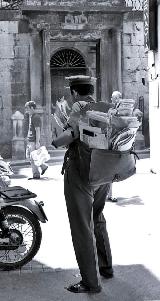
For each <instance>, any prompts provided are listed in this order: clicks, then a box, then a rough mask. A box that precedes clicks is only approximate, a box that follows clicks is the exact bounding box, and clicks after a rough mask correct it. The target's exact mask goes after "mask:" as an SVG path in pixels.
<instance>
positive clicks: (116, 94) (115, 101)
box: [111, 91, 122, 107]
mask: <svg viewBox="0 0 160 301" xmlns="http://www.w3.org/2000/svg"><path fill="white" fill-rule="evenodd" d="M121 99H122V94H121V92H119V91H113V93H112V96H111V102H112V104H113V105H114V106H115V107H116V105H117V104H118V103H119V102H120V101H121Z"/></svg>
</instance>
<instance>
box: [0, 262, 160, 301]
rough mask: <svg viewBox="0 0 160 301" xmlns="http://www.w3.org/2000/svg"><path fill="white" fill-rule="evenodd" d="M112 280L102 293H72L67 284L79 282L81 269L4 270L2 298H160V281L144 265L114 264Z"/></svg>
mask: <svg viewBox="0 0 160 301" xmlns="http://www.w3.org/2000/svg"><path fill="white" fill-rule="evenodd" d="M114 271H115V277H114V278H113V279H109V280H105V279H104V278H103V279H102V287H103V290H102V292H101V293H99V294H76V295H75V294H73V293H70V292H68V291H67V290H66V289H65V288H64V287H66V286H68V285H69V284H71V283H76V282H78V281H79V280H80V279H79V278H78V277H77V274H78V270H61V269H58V270H54V269H51V268H47V267H45V268H44V269H43V270H38V271H37V270H36V269H35V270H30V271H29V270H26V271H23V273H19V274H18V273H17V271H12V272H9V273H7V272H1V274H0V300H5V301H22V300H23V301H52V300H53V301H75V300H77V301H79V300H83V301H90V300H93V301H151V300H154V301H155V300H156V301H158V300H160V281H159V280H158V279H157V278H156V277H155V276H154V275H153V274H152V273H151V272H150V271H149V270H147V269H146V268H145V267H144V266H143V265H128V266H120V265H118V266H115V267H114Z"/></svg>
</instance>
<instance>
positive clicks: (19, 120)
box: [11, 111, 25, 160]
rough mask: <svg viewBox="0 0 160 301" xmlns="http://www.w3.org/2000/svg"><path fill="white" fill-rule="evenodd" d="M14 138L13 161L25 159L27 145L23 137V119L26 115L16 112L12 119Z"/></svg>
mask: <svg viewBox="0 0 160 301" xmlns="http://www.w3.org/2000/svg"><path fill="white" fill-rule="evenodd" d="M11 119H12V123H13V138H12V159H13V160H21V159H25V144H24V137H23V119H24V115H23V114H22V113H20V112H19V111H16V112H15V113H14V114H13V115H12V117H11Z"/></svg>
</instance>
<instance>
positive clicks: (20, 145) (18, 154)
mask: <svg viewBox="0 0 160 301" xmlns="http://www.w3.org/2000/svg"><path fill="white" fill-rule="evenodd" d="M12 159H13V160H24V159H25V143H24V138H17V139H13V140H12Z"/></svg>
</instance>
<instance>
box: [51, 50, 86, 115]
mask: <svg viewBox="0 0 160 301" xmlns="http://www.w3.org/2000/svg"><path fill="white" fill-rule="evenodd" d="M87 70H88V69H87V66H86V63H85V60H84V58H83V56H82V55H81V54H80V53H79V52H78V51H76V50H74V49H69V48H67V49H66V48H65V49H60V50H58V51H56V52H55V53H54V54H53V55H52V57H51V60H50V71H51V105H52V111H53V110H54V107H55V104H56V101H57V100H58V99H60V98H62V96H64V98H65V99H66V100H67V101H68V103H69V104H70V91H69V89H68V87H67V86H66V85H67V82H66V80H65V77H66V76H71V75H76V74H83V75H86V74H87Z"/></svg>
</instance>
